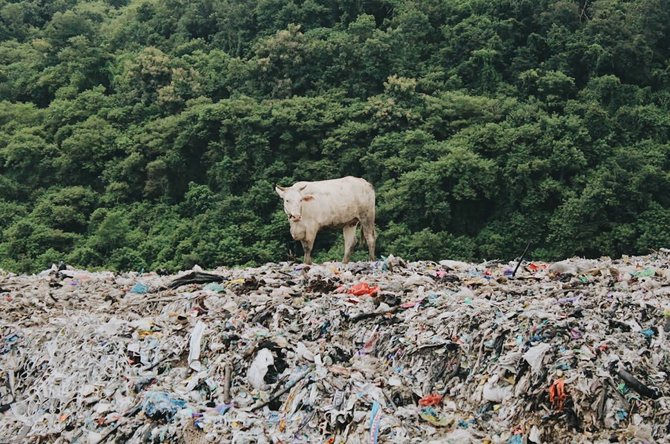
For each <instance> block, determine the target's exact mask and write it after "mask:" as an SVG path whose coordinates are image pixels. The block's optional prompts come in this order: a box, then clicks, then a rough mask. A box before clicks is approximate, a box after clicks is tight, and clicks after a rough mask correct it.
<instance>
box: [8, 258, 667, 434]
mask: <svg viewBox="0 0 670 444" xmlns="http://www.w3.org/2000/svg"><path fill="white" fill-rule="evenodd" d="M669 267H670V250H668V249H661V250H659V251H657V252H654V253H652V254H650V255H648V256H643V257H623V258H621V259H616V260H613V259H609V258H601V259H599V260H585V259H580V258H573V259H568V260H565V261H562V262H557V263H550V264H548V263H539V262H527V261H526V262H523V263H522V264H521V266H520V267H518V270H516V272H515V269H516V268H517V263H516V262H509V263H507V262H501V261H490V262H485V263H480V264H471V263H464V262H458V261H452V260H444V261H441V262H412V263H406V262H405V261H403V260H402V259H400V258H396V257H393V256H389V257H386V258H382V259H381V260H379V261H376V262H359V263H350V264H347V265H344V264H341V263H326V264H321V265H314V266H306V265H303V264H296V263H280V264H267V265H266V266H263V267H258V268H248V269H227V268H218V269H215V270H208V271H207V272H205V271H203V270H201V269H199V267H195V268H194V270H189V271H187V272H183V273H180V274H179V275H174V276H161V275H158V274H155V273H151V274H138V273H126V274H113V273H109V272H88V271H84V270H75V269H70V268H68V267H64V266H61V267H57V266H54V267H52V269H50V270H45V271H44V272H42V273H40V274H38V275H32V276H25V275H13V274H11V273H7V272H0V310H1V311H2V315H1V317H0V442H12V443H14V442H22V443H23V442H25V443H38V442H39V443H47V442H49V443H91V444H93V443H103V442H117V443H124V442H128V443H160V442H184V443H205V442H230V443H235V444H242V443H328V444H337V443H373V444H374V443H434V444H436V443H481V442H490V443H512V444H521V443H531V442H532V443H551V442H556V443H561V442H566V443H568V442H569V443H577V442H589V443H591V442H596V443H605V442H649V443H651V442H659V443H661V442H668V438H667V437H668V436H669V435H670V397H669V396H670V379H669V375H670V359H669V357H670V355H669V354H668V338H667V335H668V332H669V331H670V268H669Z"/></svg>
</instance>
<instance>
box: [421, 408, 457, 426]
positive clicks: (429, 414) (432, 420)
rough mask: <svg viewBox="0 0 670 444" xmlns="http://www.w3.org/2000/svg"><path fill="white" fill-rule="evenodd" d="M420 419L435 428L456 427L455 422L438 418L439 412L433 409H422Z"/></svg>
mask: <svg viewBox="0 0 670 444" xmlns="http://www.w3.org/2000/svg"><path fill="white" fill-rule="evenodd" d="M419 417H420V418H421V419H423V420H424V421H426V422H428V423H429V424H431V425H434V426H435V427H450V426H452V425H454V420H453V419H450V418H445V417H439V416H437V412H436V411H435V409H434V408H432V407H426V408H424V409H421V412H420V413H419Z"/></svg>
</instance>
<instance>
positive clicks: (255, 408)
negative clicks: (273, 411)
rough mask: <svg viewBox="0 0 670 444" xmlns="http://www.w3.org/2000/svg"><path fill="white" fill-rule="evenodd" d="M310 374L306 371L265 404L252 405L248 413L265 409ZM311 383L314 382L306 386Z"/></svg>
mask: <svg viewBox="0 0 670 444" xmlns="http://www.w3.org/2000/svg"><path fill="white" fill-rule="evenodd" d="M311 373H312V372H311V370H310V371H308V372H306V373H305V374H304V375H302V376H301V377H299V378H298V379H296V380H295V381H293V382H291V383H289V384H287V385H286V387H284V388H283V389H281V390H279V391H278V392H277V394H275V395H274V396H273V397H272V398H270V399H268V400H267V401H265V402H263V403H261V404H256V405H254V406H253V407H251V408H250V409H249V411H251V412H253V411H256V410H258V409H262V408H263V407H265V406H266V405H268V404H270V403H271V402H274V401H276V400H277V399H279V398H280V397H281V396H282V395H283V394H284V393H286V392H288V391H289V390H291V389H292V388H293V387H295V385H296V384H297V383H298V382H300V381H302V380H303V379H305V377H306V376H307V375H309V374H311ZM312 382H314V381H311V382H309V383H308V384H311V383H312Z"/></svg>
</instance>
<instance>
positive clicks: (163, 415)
mask: <svg viewBox="0 0 670 444" xmlns="http://www.w3.org/2000/svg"><path fill="white" fill-rule="evenodd" d="M184 407H186V401H184V400H181V399H177V398H173V397H172V396H171V395H170V394H168V393H165V392H154V391H151V392H147V393H146V394H145V395H144V403H143V404H142V411H143V412H144V414H145V415H146V416H147V417H148V418H151V419H154V420H159V419H165V420H171V419H172V418H173V417H174V415H176V414H177V412H178V411H179V410H180V409H182V408H184Z"/></svg>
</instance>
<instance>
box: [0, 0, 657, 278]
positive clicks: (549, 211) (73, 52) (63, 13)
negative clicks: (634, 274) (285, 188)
mask: <svg viewBox="0 0 670 444" xmlns="http://www.w3.org/2000/svg"><path fill="white" fill-rule="evenodd" d="M669 140H670V0H593V1H589V0H579V1H574V0H562V1H555V0H497V1H491V0H424V1H407V0H369V1H368V0H341V1H335V0H323V1H318V0H163V1H153V0H130V1H128V0H106V1H83V0H0V268H4V269H6V270H13V271H35V270H40V269H43V268H44V267H47V266H49V265H50V264H51V263H52V262H55V261H59V260H63V261H65V262H67V263H68V264H72V265H76V266H82V267H88V268H96V267H103V268H110V269H116V270H128V269H131V270H140V269H145V270H148V269H159V268H163V269H167V270H175V269H183V268H186V267H191V266H192V265H194V264H196V263H197V264H200V265H202V266H207V267H212V266H219V265H235V264H260V263H264V262H268V261H280V260H286V259H289V258H291V257H294V256H297V257H298V258H300V257H301V254H302V250H301V247H300V245H299V244H297V243H295V242H293V241H292V240H291V238H290V235H289V230H288V222H287V221H286V217H285V215H284V213H283V212H282V209H281V202H280V200H279V198H278V196H277V195H276V194H274V191H273V185H274V184H275V183H279V184H282V185H289V184H291V183H293V182H294V181H298V180H322V179H327V178H334V177H339V176H345V175H354V176H361V177H364V178H366V179H367V180H369V181H370V182H371V183H373V184H374V186H375V188H376V190H377V207H378V208H377V213H378V220H377V227H378V236H379V240H378V253H379V254H390V253H393V254H395V255H400V256H402V257H405V258H408V259H438V258H462V259H483V258H488V259H492V258H505V259H511V258H513V257H515V256H517V255H518V254H519V253H520V251H521V250H523V248H524V247H525V245H526V243H527V242H532V251H531V253H532V257H533V258H535V259H545V260H550V259H555V258H561V257H566V256H571V255H584V256H598V255H604V254H606V255H615V256H616V255H621V254H629V253H645V252H648V251H650V249H654V248H658V247H667V246H669V245H670V229H669V226H670V142H669ZM315 253H316V257H315V259H316V260H317V261H322V260H327V259H338V258H341V255H342V240H341V233H321V234H320V236H319V238H318V239H317V245H316V247H315ZM355 257H357V258H359V259H361V258H365V257H366V255H365V252H364V251H363V249H362V248H361V247H360V245H359V247H358V250H357V256H355Z"/></svg>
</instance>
